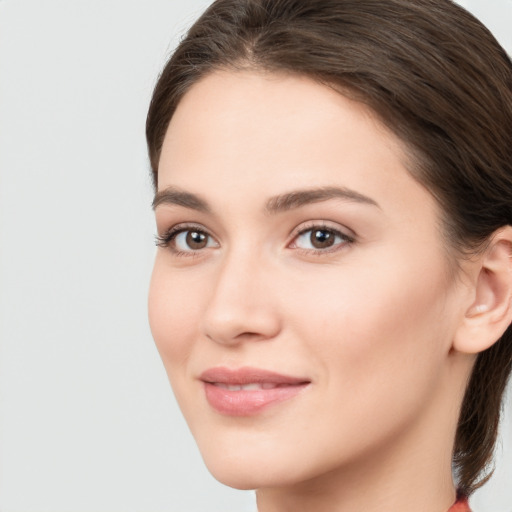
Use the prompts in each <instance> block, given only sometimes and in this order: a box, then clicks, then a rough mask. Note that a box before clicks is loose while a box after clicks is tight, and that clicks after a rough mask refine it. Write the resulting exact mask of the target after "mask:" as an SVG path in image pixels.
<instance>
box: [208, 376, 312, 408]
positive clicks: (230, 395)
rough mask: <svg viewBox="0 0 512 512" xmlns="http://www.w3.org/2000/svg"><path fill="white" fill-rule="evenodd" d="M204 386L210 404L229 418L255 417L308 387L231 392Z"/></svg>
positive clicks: (213, 386) (297, 386)
mask: <svg viewBox="0 0 512 512" xmlns="http://www.w3.org/2000/svg"><path fill="white" fill-rule="evenodd" d="M204 384H205V392H206V399H207V400H208V403H209V404H210V405H211V406H212V407H213V408H214V409H215V410H216V411H217V412H220V413H221V414H225V415H228V416H253V415H255V414H258V413H259V412H261V411H262V410H263V409H266V408H267V407H269V406H270V405H275V404H278V403H280V402H284V401H285V400H289V399H290V398H293V397H294V396H296V395H298V394H299V393H300V392H301V391H302V390H304V389H305V388H306V387H307V386H308V384H307V383H304V384H296V385H290V386H280V387H276V388H272V389H255V390H243V389H242V390H239V391H230V390H229V389H226V388H221V387H219V386H216V385H215V384H210V383H209V382H205V383H204Z"/></svg>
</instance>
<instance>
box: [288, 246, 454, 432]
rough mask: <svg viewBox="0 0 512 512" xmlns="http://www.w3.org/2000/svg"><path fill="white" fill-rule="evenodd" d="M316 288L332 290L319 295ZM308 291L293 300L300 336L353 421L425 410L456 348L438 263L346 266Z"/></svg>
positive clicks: (387, 258) (385, 258)
mask: <svg viewBox="0 0 512 512" xmlns="http://www.w3.org/2000/svg"><path fill="white" fill-rule="evenodd" d="M411 261H412V262H413V263H412V264H411ZM436 261H437V262H438V263H439V264H436V263H435V262H436ZM359 263H362V262H361V261H359ZM318 283H328V285H327V286H323V287H322V288H321V289H320V288H319V287H318ZM303 284H304V285H306V287H307V284H306V282H304V283H303ZM309 284H310V285H311V286H310V291H309V293H305V290H304V289H303V290H302V291H301V290H298V289H297V290H295V291H294V293H292V294H290V297H292V296H295V297H301V300H300V301H298V300H297V299H295V304H296V309H295V311H294V325H295V329H296V332H295V335H296V336H299V337H301V338H302V339H303V340H304V341H305V342H306V343H308V344H309V349H310V352H311V359H312V360H316V366H317V367H320V368H322V369H323V371H322V372H321V375H323V376H324V378H325V380H326V382H325V384H326V385H327V387H328V389H330V390H331V393H332V394H336V395H337V399H339V402H338V403H347V401H348V403H350V404H352V405H353V406H354V407H353V408H351V411H352V412H351V414H353V413H355V411H360V413H361V414H362V415H363V416H365V415H369V417H368V418H367V420H368V421H371V417H372V416H373V415H374V414H375V412H376V408H380V407H383V408H385V409H386V411H387V413H386V415H389V414H392V413H393V412H394V413H399V412H403V410H404V409H405V408H407V407H417V406H419V405H420V404H421V398H422V397H424V396H425V394H427V393H429V392H432V391H433V389H434V388H435V386H436V379H437V377H438V376H439V372H440V371H441V370H442V365H443V359H444V357H445V355H446V353H447V351H448V350H449V347H450V336H451V330H450V325H449V322H448V321H447V320H446V319H447V318H448V317H449V316H450V315H449V312H448V310H447V307H448V304H447V301H446V286H447V285H446V281H445V274H444V267H443V264H442V262H441V261H440V260H439V255H437V258H436V259H434V258H432V259H431V260H430V261H424V260H423V261H422V260H421V258H420V257H419V256H418V257H417V258H416V259H409V258H406V259H402V258H399V257H398V255H396V254H392V253H390V254H389V255H386V254H385V253H384V254H381V258H380V259H379V261H373V262H371V264H368V265H364V264H358V265H357V266H355V265H350V264H348V265H346V266H345V267H339V268H338V269H336V271H335V272H331V279H318V278H317V279H314V280H311V281H310V283H309ZM331 398H332V397H331ZM360 421H365V419H364V417H361V418H360ZM356 423H357V422H356Z"/></svg>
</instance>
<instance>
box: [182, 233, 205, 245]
mask: <svg viewBox="0 0 512 512" xmlns="http://www.w3.org/2000/svg"><path fill="white" fill-rule="evenodd" d="M185 233H186V237H185V242H186V244H187V246H188V247H189V248H190V249H193V250H198V249H204V248H205V247H206V246H207V245H208V235H207V234H206V233H201V232H200V231H186V232H185Z"/></svg>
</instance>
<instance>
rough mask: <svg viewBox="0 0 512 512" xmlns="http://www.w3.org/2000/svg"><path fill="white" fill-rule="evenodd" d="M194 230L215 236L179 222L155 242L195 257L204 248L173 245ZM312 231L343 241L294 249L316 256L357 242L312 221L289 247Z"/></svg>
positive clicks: (210, 236) (179, 254)
mask: <svg viewBox="0 0 512 512" xmlns="http://www.w3.org/2000/svg"><path fill="white" fill-rule="evenodd" d="M192 230H193V231H194V232H196V233H200V234H202V235H205V236H207V237H209V238H213V237H212V235H210V234H209V233H208V232H207V231H206V230H205V229H203V228H202V227H201V226H198V225H195V224H187V225H184V224H179V225H177V226H173V227H172V228H170V229H169V230H167V231H166V232H165V233H163V234H162V235H156V237H155V244H156V245H157V246H158V247H162V248H168V249H170V250H171V251H172V252H173V254H174V255H176V256H178V257H182V256H184V257H194V256H198V255H199V253H200V252H201V251H202V249H197V250H193V249H191V250H189V251H180V250H179V249H176V247H174V246H173V242H175V240H176V237H177V236H178V235H180V234H181V233H184V232H188V231H192ZM310 231H326V232H328V233H331V234H332V235H334V236H335V237H339V238H340V239H341V240H342V241H343V242H342V243H338V244H336V245H334V246H333V247H329V248H326V249H303V248H300V247H292V248H293V249H295V250H297V251H300V252H301V253H303V254H313V255H316V256H321V255H324V254H329V253H333V252H337V251H339V250H341V249H342V248H343V247H345V246H347V245H348V246H350V245H352V244H353V243H354V242H355V237H353V236H350V235H347V234H346V233H343V232H342V231H340V230H339V229H336V228H333V227H331V226H328V225H327V224H325V223H322V222H312V223H310V224H309V225H307V226H305V227H302V228H301V229H300V230H299V231H297V232H295V233H294V234H293V238H292V241H291V242H290V243H289V244H288V247H290V246H291V245H292V244H296V242H297V239H298V238H300V237H301V236H303V235H305V234H306V233H308V232H310Z"/></svg>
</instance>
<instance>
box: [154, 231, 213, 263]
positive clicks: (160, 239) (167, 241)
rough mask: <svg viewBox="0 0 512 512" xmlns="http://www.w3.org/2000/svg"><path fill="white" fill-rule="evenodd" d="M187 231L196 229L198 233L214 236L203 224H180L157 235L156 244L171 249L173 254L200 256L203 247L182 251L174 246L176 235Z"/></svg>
mask: <svg viewBox="0 0 512 512" xmlns="http://www.w3.org/2000/svg"><path fill="white" fill-rule="evenodd" d="M187 231H194V232H196V233H200V234H202V235H206V236H207V237H210V238H212V236H211V235H210V234H209V233H208V232H207V231H206V230H205V229H203V228H202V227H201V226H198V225H196V224H179V225H177V226H173V227H172V228H170V229H169V230H167V231H166V232H165V233H163V234H162V235H156V236H155V244H156V246H157V247H162V248H165V249H170V250H171V251H172V253H173V254H175V255H176V256H185V257H191V256H192V257H194V256H198V255H199V254H198V253H199V252H200V251H201V249H199V250H196V251H194V250H193V249H191V250H190V251H180V250H179V249H176V247H174V246H173V242H174V241H175V240H176V237H177V236H178V235H179V234H181V233H185V232H187Z"/></svg>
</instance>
